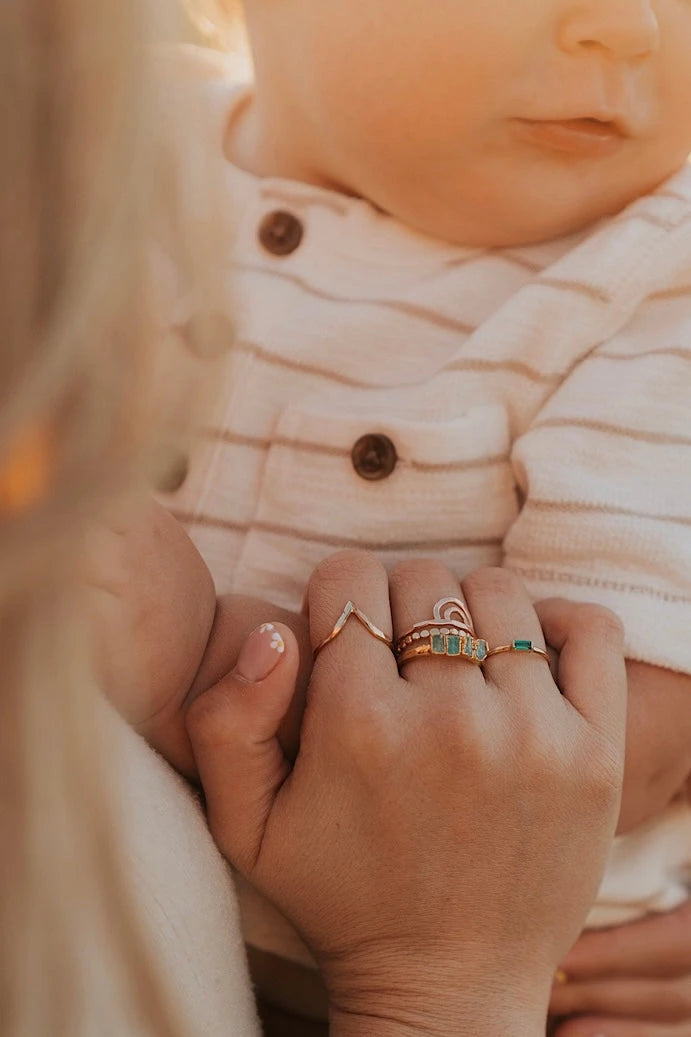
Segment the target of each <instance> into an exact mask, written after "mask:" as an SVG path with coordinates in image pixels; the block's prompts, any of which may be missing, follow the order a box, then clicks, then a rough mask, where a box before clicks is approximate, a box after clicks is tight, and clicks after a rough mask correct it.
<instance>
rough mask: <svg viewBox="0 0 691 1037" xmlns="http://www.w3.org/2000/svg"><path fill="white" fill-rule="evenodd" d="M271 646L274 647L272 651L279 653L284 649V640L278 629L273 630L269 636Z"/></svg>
mask: <svg viewBox="0 0 691 1037" xmlns="http://www.w3.org/2000/svg"><path fill="white" fill-rule="evenodd" d="M272 629H273V627H272ZM271 647H272V648H273V649H274V651H276V652H278V653H279V655H280V654H281V653H282V652H285V650H286V646H285V642H284V640H283V638H282V637H281V635H280V634H279V632H278V630H274V634H273V637H272V638H271Z"/></svg>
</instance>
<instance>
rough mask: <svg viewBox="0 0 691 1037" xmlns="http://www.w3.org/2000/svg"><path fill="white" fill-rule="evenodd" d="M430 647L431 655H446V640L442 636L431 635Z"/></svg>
mask: <svg viewBox="0 0 691 1037" xmlns="http://www.w3.org/2000/svg"><path fill="white" fill-rule="evenodd" d="M430 645H431V650H432V655H446V638H445V637H444V635H443V634H432V636H431V637H430Z"/></svg>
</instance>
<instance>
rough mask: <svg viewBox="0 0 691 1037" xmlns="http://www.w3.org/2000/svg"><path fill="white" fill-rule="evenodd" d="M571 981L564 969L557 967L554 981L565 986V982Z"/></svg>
mask: <svg viewBox="0 0 691 1037" xmlns="http://www.w3.org/2000/svg"><path fill="white" fill-rule="evenodd" d="M568 982H569V977H568V975H567V974H566V972H564V970H563V969H557V971H556V972H555V973H554V983H555V985H556V986H558V987H563V986H564V984H566V983H568Z"/></svg>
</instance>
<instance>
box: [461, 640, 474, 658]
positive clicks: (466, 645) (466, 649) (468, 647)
mask: <svg viewBox="0 0 691 1037" xmlns="http://www.w3.org/2000/svg"><path fill="white" fill-rule="evenodd" d="M463 654H464V655H467V656H468V658H469V659H472V658H473V639H472V637H471V636H470V635H468V636H467V637H466V639H465V641H464V642H463Z"/></svg>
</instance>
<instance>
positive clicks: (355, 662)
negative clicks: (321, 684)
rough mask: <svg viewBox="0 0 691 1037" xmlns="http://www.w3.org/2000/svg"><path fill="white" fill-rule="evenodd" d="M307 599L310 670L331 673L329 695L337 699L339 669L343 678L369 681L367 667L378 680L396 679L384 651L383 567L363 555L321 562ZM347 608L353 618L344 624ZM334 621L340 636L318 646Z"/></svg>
mask: <svg viewBox="0 0 691 1037" xmlns="http://www.w3.org/2000/svg"><path fill="white" fill-rule="evenodd" d="M308 593H309V620H310V636H311V639H312V647H313V649H314V650H315V667H317V666H319V667H320V668H324V667H327V666H328V667H329V669H330V670H331V672H332V678H333V679H332V681H331V683H330V685H329V686H330V687H332V688H333V691H332V694H338V689H339V687H340V680H339V679H338V678H342V675H343V671H344V668H347V672H348V675H349V678H357V677H358V676H362V677H365V678H369V679H371V676H372V666H373V665H376V667H377V671H376V672H377V675H378V676H379V677H380V678H381V677H383V676H391V677H395V678H396V679H398V669H397V667H396V661H395V659H394V656H393V652H392V651H391V646H390V642H391V637H392V623H391V606H390V604H389V580H388V576H387V574H386V570H385V569H384V566H383V565H382V564H381V562H379V561H378V560H377V558H375V556H374V555H371V554H368V553H367V552H366V551H340V552H338V553H337V554H334V555H332V556H331V557H330V558H327V559H325V561H323V562H321V563H320V564H319V565H318V566H317V568H316V569H315V571H314V573H313V574H312V578H311V579H310V584H309V592H308ZM349 602H350V603H351V604H352V605H353V606H354V607H355V609H356V610H357V611H358V612H359V613H360V615H359V616H358V615H357V614H356V612H352V613H351V614H350V615H349V616H347V617H345V618H344V609H345V607H346V605H347V604H348V603H349ZM339 619H340V620H341V623H339V626H341V630H340V633H338V634H337V635H336V636H335V637H333V639H332V640H329V641H328V643H326V644H324V642H325V641H326V640H327V639H328V638H330V637H332V635H333V634H334V628H335V626H336V624H337V622H338V621H339ZM341 624H342V625H341ZM368 624H369V628H368ZM372 628H374V630H376V631H378V633H380V634H383V635H384V636H385V637H386V638H388V639H389V645H386V644H384V643H383V642H382V641H381V640H380V639H379V638H378V637H377V634H375V633H373V631H372Z"/></svg>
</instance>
